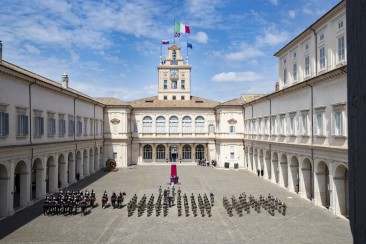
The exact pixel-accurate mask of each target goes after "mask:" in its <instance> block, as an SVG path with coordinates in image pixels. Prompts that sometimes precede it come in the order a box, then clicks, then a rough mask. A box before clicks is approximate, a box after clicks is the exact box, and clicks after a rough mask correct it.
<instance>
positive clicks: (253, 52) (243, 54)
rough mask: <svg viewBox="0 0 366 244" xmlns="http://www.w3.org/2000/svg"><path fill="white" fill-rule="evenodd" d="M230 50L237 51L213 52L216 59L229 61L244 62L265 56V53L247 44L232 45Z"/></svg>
mask: <svg viewBox="0 0 366 244" xmlns="http://www.w3.org/2000/svg"><path fill="white" fill-rule="evenodd" d="M230 50H235V51H233V52H228V51H213V52H212V54H213V55H214V56H216V57H219V58H221V57H224V58H225V59H226V60H229V61H243V60H248V59H251V58H255V57H261V56H264V53H263V52H262V51H261V50H259V49H257V48H255V47H253V46H250V45H248V44H247V43H245V42H241V43H232V44H231V47H230Z"/></svg>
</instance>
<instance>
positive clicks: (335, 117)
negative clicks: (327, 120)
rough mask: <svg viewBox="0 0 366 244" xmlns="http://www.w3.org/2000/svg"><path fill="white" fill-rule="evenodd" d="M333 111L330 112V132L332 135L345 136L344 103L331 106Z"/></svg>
mask: <svg viewBox="0 0 366 244" xmlns="http://www.w3.org/2000/svg"><path fill="white" fill-rule="evenodd" d="M333 110H334V112H332V114H331V133H332V135H333V136H345V135H346V131H345V129H344V128H346V127H345V125H344V124H345V115H344V111H345V104H337V105H334V106H333Z"/></svg>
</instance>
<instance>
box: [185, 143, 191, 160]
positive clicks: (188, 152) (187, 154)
mask: <svg viewBox="0 0 366 244" xmlns="http://www.w3.org/2000/svg"><path fill="white" fill-rule="evenodd" d="M183 159H192V148H191V146H190V145H184V147H183Z"/></svg>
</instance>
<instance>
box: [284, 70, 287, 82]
mask: <svg viewBox="0 0 366 244" xmlns="http://www.w3.org/2000/svg"><path fill="white" fill-rule="evenodd" d="M283 85H284V86H286V85H287V69H286V68H285V69H284V70H283Z"/></svg>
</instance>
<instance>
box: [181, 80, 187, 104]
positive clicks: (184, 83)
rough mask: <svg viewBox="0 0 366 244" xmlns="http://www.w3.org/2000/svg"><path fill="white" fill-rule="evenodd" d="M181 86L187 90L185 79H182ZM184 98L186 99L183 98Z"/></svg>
mask: <svg viewBox="0 0 366 244" xmlns="http://www.w3.org/2000/svg"><path fill="white" fill-rule="evenodd" d="M180 88H181V89H182V90H185V89H186V81H185V80H182V81H181V84H180ZM182 100H184V99H182Z"/></svg>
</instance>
